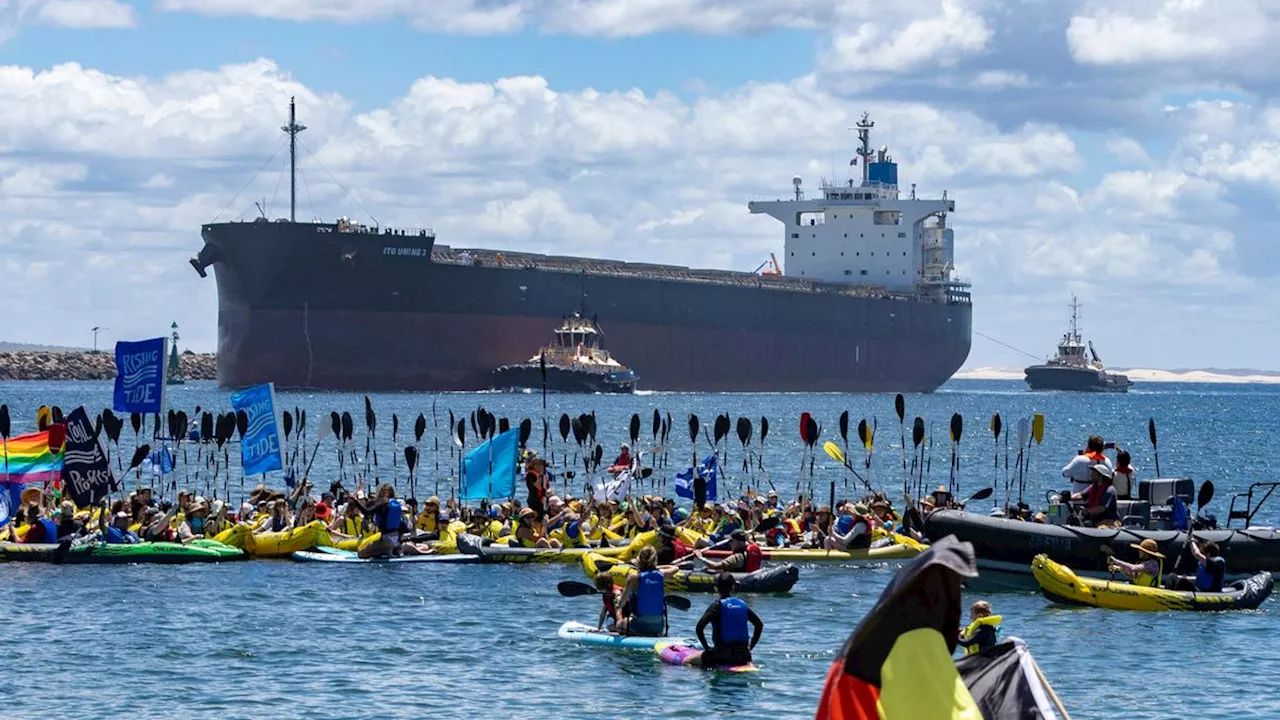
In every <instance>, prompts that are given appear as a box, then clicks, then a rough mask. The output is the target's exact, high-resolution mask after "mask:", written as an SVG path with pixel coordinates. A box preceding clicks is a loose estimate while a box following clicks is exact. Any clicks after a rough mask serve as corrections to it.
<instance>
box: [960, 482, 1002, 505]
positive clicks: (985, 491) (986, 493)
mask: <svg viewBox="0 0 1280 720" xmlns="http://www.w3.org/2000/svg"><path fill="white" fill-rule="evenodd" d="M994 492H995V488H989V487H988V488H982V489H981V490H979V491H978V492H976V493H974V494H972V495H970V496H969V499H968V500H965V501H964V502H962V503H960V507H961V508H963V507H964V506H965V505H967V504H969V503H971V502H973V501H974V500H986V499H987V498H989V497H991V494H992V493H994Z"/></svg>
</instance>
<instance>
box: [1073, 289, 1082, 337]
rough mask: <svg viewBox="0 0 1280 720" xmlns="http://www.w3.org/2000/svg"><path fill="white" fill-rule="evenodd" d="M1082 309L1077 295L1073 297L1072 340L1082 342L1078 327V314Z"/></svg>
mask: <svg viewBox="0 0 1280 720" xmlns="http://www.w3.org/2000/svg"><path fill="white" fill-rule="evenodd" d="M1079 308H1080V303H1079V301H1078V300H1077V299H1076V296H1075V295H1072V296H1071V339H1073V340H1075V341H1076V342H1080V327H1079V325H1077V321H1076V313H1077V312H1078V310H1079Z"/></svg>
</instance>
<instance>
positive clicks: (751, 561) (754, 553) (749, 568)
mask: <svg viewBox="0 0 1280 720" xmlns="http://www.w3.org/2000/svg"><path fill="white" fill-rule="evenodd" d="M763 562H764V555H763V554H762V553H761V552H760V546H759V545H757V544H755V543H747V562H746V567H744V568H743V570H745V571H746V572H749V573H753V572H755V571H757V570H759V569H760V565H761V564H762V563H763Z"/></svg>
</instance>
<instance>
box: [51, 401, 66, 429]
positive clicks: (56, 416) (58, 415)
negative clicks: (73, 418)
mask: <svg viewBox="0 0 1280 720" xmlns="http://www.w3.org/2000/svg"><path fill="white" fill-rule="evenodd" d="M49 417H51V418H53V422H54V424H55V425H56V424H58V423H60V422H62V421H63V420H65V419H66V418H64V417H63V415H62V408H60V407H58V406H57V405H54V406H53V407H52V408H50V410H49Z"/></svg>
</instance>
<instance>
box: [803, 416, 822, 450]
mask: <svg viewBox="0 0 1280 720" xmlns="http://www.w3.org/2000/svg"><path fill="white" fill-rule="evenodd" d="M805 433H806V434H807V435H808V436H809V440H808V442H809V445H814V444H815V443H817V442H818V436H819V435H821V434H822V429H821V428H819V427H818V421H817V420H814V419H813V417H812V416H810V417H809V422H808V424H807V425H806V426H805Z"/></svg>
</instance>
